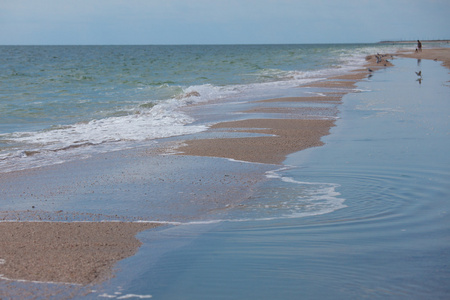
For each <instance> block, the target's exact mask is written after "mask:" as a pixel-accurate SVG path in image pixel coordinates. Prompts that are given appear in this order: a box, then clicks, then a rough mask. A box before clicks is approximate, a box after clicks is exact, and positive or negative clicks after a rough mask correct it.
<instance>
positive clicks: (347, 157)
mask: <svg viewBox="0 0 450 300" xmlns="http://www.w3.org/2000/svg"><path fill="white" fill-rule="evenodd" d="M394 63H395V65H396V66H395V67H393V68H389V69H386V70H382V71H379V72H377V73H375V74H374V76H373V77H372V78H370V79H369V80H367V81H363V82H361V83H359V85H358V87H359V88H360V89H362V90H364V91H365V92H361V93H356V94H350V95H347V96H345V97H344V103H343V105H342V106H341V114H340V116H341V119H340V120H339V121H338V122H337V125H338V126H337V127H335V128H333V130H332V134H331V135H330V136H327V137H325V138H324V141H325V142H326V145H325V146H323V147H320V148H314V149H308V150H305V151H302V152H299V153H295V154H293V155H291V156H290V157H289V158H288V159H287V160H286V162H285V163H286V165H290V166H293V167H292V168H289V169H286V170H278V171H276V173H277V174H278V175H279V178H273V179H272V181H270V182H269V183H266V184H264V185H263V186H261V187H260V188H259V189H258V190H257V192H256V193H255V194H254V195H253V197H252V198H251V199H250V200H249V201H248V203H243V206H239V207H236V208H234V209H231V210H229V211H228V213H227V214H226V216H224V215H223V214H219V216H220V218H221V219H222V220H223V219H227V220H228V221H221V222H218V223H215V222H209V223H205V224H197V225H195V224H190V225H189V224H186V225H180V226H169V227H163V228H160V229H159V230H156V231H148V232H143V233H141V234H140V235H139V237H140V239H141V240H142V241H143V242H144V245H143V246H142V248H141V249H140V251H139V253H138V254H137V255H136V256H134V257H131V258H129V259H126V260H124V261H122V262H121V263H120V264H119V268H120V270H121V271H120V272H119V273H118V274H117V277H116V278H115V279H113V280H111V281H110V282H109V283H108V284H106V285H105V286H104V287H103V288H102V289H101V290H99V291H98V292H96V293H94V294H91V296H92V298H96V297H97V296H98V295H99V293H100V292H101V293H103V292H105V293H106V294H107V295H111V296H114V295H126V294H138V295H152V296H153V298H155V299H212V298H213V299H361V298H369V299H445V298H446V297H447V296H448V295H449V293H450V289H449V288H448V287H449V286H450V271H449V266H448V262H449V261H450V219H449V218H448V213H449V209H450V201H449V199H450V185H449V182H450V168H449V166H450V159H449V156H448V150H449V149H450V139H449V137H448V128H449V126H448V115H449V112H450V106H449V103H448V95H449V93H448V91H449V87H448V83H446V81H447V80H448V70H446V69H445V68H443V67H441V66H440V65H439V63H437V62H433V61H421V62H420V64H417V63H416V61H415V60H412V59H396V60H395V62H394ZM417 70H422V73H423V74H424V80H423V81H422V83H421V84H419V83H418V82H417V81H416V75H415V74H414V71H417ZM269 175H272V177H274V176H273V175H274V174H273V173H269ZM280 178H285V180H284V181H283V180H280ZM302 182H303V183H302ZM304 183H309V184H304ZM311 183H326V184H328V186H330V185H332V187H333V188H332V191H331V192H332V194H331V196H330V197H328V198H327V201H329V202H328V204H333V205H337V206H335V208H336V209H337V210H335V211H333V212H327V213H321V211H320V207H319V208H318V207H316V208H315V209H316V210H317V214H312V215H311V216H308V217H295V215H292V214H291V213H292V212H293V209H294V213H298V212H299V211H301V210H302V207H303V208H305V209H307V208H308V204H309V202H310V201H311V198H309V199H306V198H304V197H303V196H304V193H308V191H307V189H308V188H310V185H311ZM296 196H297V197H296ZM319 198H320V197H319ZM255 199H257V200H258V202H257V203H262V202H266V203H270V205H269V204H268V205H256V203H255V201H256V200H255ZM320 199H322V200H323V198H320ZM287 200H289V201H291V202H289V203H288V204H286V202H287ZM295 201H296V202H295ZM252 205H253V206H252ZM246 209H247V210H248V212H250V213H245V214H244V213H243V211H245V210H246ZM295 209H297V210H295ZM278 210H281V212H280V211H278ZM243 215H246V216H247V217H248V216H250V217H249V218H251V219H250V220H246V221H242V218H243ZM209 219H214V218H213V216H210V217H209ZM233 220H234V221H233ZM114 293H118V294H114ZM119 293H120V294H119ZM104 296H105V295H104ZM116 297H117V296H116Z"/></svg>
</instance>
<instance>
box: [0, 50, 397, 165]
mask: <svg viewBox="0 0 450 300" xmlns="http://www.w3.org/2000/svg"><path fill="white" fill-rule="evenodd" d="M397 48H398V46H397V47H395V46H389V45H386V46H382V45H373V44H369V45H228V46H227V45H223V46H1V47H0V81H1V86H0V171H3V172H4V171H9V170H18V169H27V168H30V167H34V166H41V165H48V164H53V163H57V162H63V161H67V160H71V159H73V158H74V157H78V156H80V155H81V156H82V155H89V154H91V153H93V152H108V151H112V150H117V149H123V148H129V147H134V146H135V144H136V143H140V142H149V141H151V140H154V139H156V138H161V137H170V136H178V135H183V134H189V133H195V132H200V131H202V130H204V129H205V127H204V126H194V125H192V123H193V122H194V121H195V119H193V118H192V117H191V116H188V115H186V114H184V113H182V112H181V111H180V108H182V107H185V106H187V105H190V104H193V103H203V102H207V101H217V100H223V101H224V106H225V109H226V106H227V105H229V104H227V102H232V101H236V99H238V100H239V101H242V100H246V99H250V98H262V97H268V96H270V95H283V94H284V91H285V90H286V89H288V88H291V87H296V86H298V85H299V84H301V83H306V82H310V81H314V80H317V79H318V78H324V77H327V76H330V75H333V74H341V73H345V72H346V71H349V70H351V69H355V68H357V67H359V66H360V65H361V64H362V63H363V62H364V57H365V56H366V55H367V54H371V53H374V52H389V51H391V52H392V51H394V49H397Z"/></svg>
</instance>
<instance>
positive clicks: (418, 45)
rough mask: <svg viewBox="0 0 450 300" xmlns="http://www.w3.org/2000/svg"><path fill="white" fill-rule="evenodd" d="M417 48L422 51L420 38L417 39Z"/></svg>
mask: <svg viewBox="0 0 450 300" xmlns="http://www.w3.org/2000/svg"><path fill="white" fill-rule="evenodd" d="M417 49H418V50H419V52H422V43H421V42H420V41H419V40H417Z"/></svg>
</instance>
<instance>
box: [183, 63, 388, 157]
mask: <svg viewBox="0 0 450 300" xmlns="http://www.w3.org/2000/svg"><path fill="white" fill-rule="evenodd" d="M388 58H389V59H391V58H392V56H391V55H380V56H379V57H378V58H377V57H376V56H368V57H367V58H366V61H367V64H366V66H365V68H363V69H360V70H356V71H354V72H351V73H350V74H345V75H341V76H336V77H332V78H328V79H326V80H322V81H319V82H315V83H311V84H306V85H302V86H301V88H319V89H321V90H322V91H323V93H320V95H318V96H306V97H305V96H302V97H284V98H274V99H262V100H258V101H255V102H254V104H255V105H256V107H254V108H252V109H249V110H245V111H242V113H244V114H247V116H248V119H247V120H244V121H242V120H241V121H234V122H224V123H219V124H216V125H214V126H212V127H211V128H210V129H209V130H210V131H216V130H217V129H222V130H227V131H228V132H236V131H238V130H239V132H247V133H262V134H267V135H270V136H264V137H246V138H226V139H195V140H187V141H186V145H185V146H183V147H180V148H179V149H178V150H179V151H181V153H182V154H185V155H198V156H214V157H224V158H231V159H235V160H243V161H249V162H257V163H266V164H281V163H282V162H283V161H284V160H285V159H286V156H287V155H289V154H291V153H294V152H297V151H301V150H304V149H307V148H311V147H317V146H321V145H322V144H323V143H322V142H321V138H322V137H323V136H325V135H328V134H329V131H330V128H331V127H332V126H334V119H333V118H334V117H336V115H337V113H338V108H337V107H336V106H334V107H333V106H330V107H326V108H317V107H314V104H317V103H335V104H336V105H337V104H339V103H340V102H341V100H342V97H343V96H344V95H345V94H347V93H350V92H354V88H355V87H356V82H358V81H359V80H362V79H364V78H367V76H369V75H370V73H371V71H369V69H377V68H383V67H388V66H392V63H391V62H389V61H388V60H387V59H388ZM282 103H291V104H293V103H311V107H283V106H281V104H282ZM277 104H278V106H277ZM268 105H270V106H268ZM254 113H266V114H278V115H279V118H278V119H270V118H267V119H252V114H254ZM311 116H313V117H312V118H311ZM314 116H315V117H314Z"/></svg>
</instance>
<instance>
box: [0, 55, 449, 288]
mask: <svg viewBox="0 0 450 300" xmlns="http://www.w3.org/2000/svg"><path fill="white" fill-rule="evenodd" d="M393 55H394V57H395V56H399V57H410V58H414V59H432V60H435V59H436V60H439V61H442V62H443V64H444V65H445V66H446V67H447V68H450V60H449V58H450V48H444V49H424V50H423V51H422V52H420V53H414V52H412V53H398V54H393ZM389 57H390V56H389ZM383 67H385V66H384V63H382V64H381V65H380V63H378V64H377V62H376V58H375V57H374V56H371V57H369V58H368V64H367V65H366V66H365V68H361V69H360V70H358V71H355V72H352V73H350V74H345V75H342V76H336V77H332V78H328V79H327V80H323V81H321V82H319V83H315V84H310V85H304V86H302V87H303V88H320V89H321V90H325V91H327V93H325V96H317V97H316V96H314V97H289V98H276V99H262V100H259V101H255V102H253V103H254V104H255V107H254V108H252V109H251V110H247V111H243V113H244V114H248V117H249V119H246V120H240V121H231V122H221V123H218V124H216V125H214V126H213V127H211V128H210V130H208V131H215V130H216V131H217V130H220V131H223V130H225V131H228V132H230V133H233V132H236V133H237V132H239V133H248V134H249V137H246V138H237V137H232V138H223V139H217V138H213V139H206V138H203V139H202V138H200V139H197V140H186V141H185V143H186V144H187V146H183V147H180V148H179V149H178V150H181V151H183V152H184V153H182V154H179V155H195V156H214V157H226V158H232V159H236V160H245V161H251V162H260V163H265V164H281V163H282V162H283V161H284V159H285V157H286V156H287V155H288V154H290V153H294V152H297V151H300V150H302V149H306V148H309V147H316V146H320V145H321V143H322V142H321V141H320V139H321V137H322V136H325V135H327V134H328V133H329V129H330V128H331V127H332V126H334V121H333V119H329V118H328V119H313V120H311V119H306V118H305V116H304V115H302V114H301V111H302V109H309V110H310V111H312V112H314V111H315V112H317V113H319V112H320V110H319V109H318V108H314V107H308V108H302V107H298V108H286V107H285V106H284V104H286V103H288V102H290V103H291V104H292V103H294V104H295V103H316V104H317V103H320V102H327V103H333V105H332V106H331V107H330V108H327V109H328V111H327V114H328V115H332V114H333V113H337V110H338V104H339V103H340V101H341V99H342V97H343V96H344V95H345V94H347V93H351V92H354V90H353V89H354V86H355V83H356V82H358V81H359V80H363V79H365V78H366V77H367V76H369V75H370V72H369V71H368V69H367V68H371V69H374V70H375V69H378V68H383ZM281 104H283V105H281ZM252 114H267V115H270V116H272V117H273V116H277V118H269V117H267V118H254V119H252V118H251V117H252V116H253V115H252ZM255 133H256V134H261V135H263V136H258V137H254V135H255ZM199 136H201V134H200V135H199ZM250 136H252V137H250ZM280 143H282V144H283V147H280V146H279V144H280ZM31 224H32V226H31ZM43 224H45V225H37V223H30V222H20V221H18V222H3V223H0V232H1V234H2V237H5V239H6V240H7V241H8V242H3V243H2V244H1V245H0V253H1V255H0V261H1V262H2V263H1V264H0V274H2V276H1V277H3V278H8V279H17V280H30V281H31V280H34V281H40V282H66V283H67V282H70V283H75V284H81V285H87V284H91V283H98V282H101V281H102V280H105V279H108V278H109V276H111V275H112V268H113V266H114V265H115V264H116V263H117V262H118V261H119V260H121V259H124V258H125V257H129V256H131V255H134V253H136V251H137V249H138V247H139V246H140V242H139V241H138V240H137V239H136V238H135V235H136V234H137V233H138V232H140V231H142V230H147V229H150V228H154V227H156V226H158V225H160V224H148V223H127V222H108V223H101V222H86V223H83V224H82V225H81V226H79V225H80V224H79V223H57V222H48V223H47V222H46V223H43ZM64 224H68V225H64ZM130 224H132V225H130ZM30 237H31V238H30ZM58 237H59V238H58ZM17 249H20V251H22V252H18V251H17ZM72 251H74V252H72ZM83 253H84V254H83ZM84 255H87V257H88V258H84ZM82 256H83V258H82ZM53 257H58V258H55V261H59V263H58V264H54V263H53V262H51V263H50V262H49V260H48V259H49V258H52V260H53ZM80 261H83V262H84V263H83V264H79V262H80Z"/></svg>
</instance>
